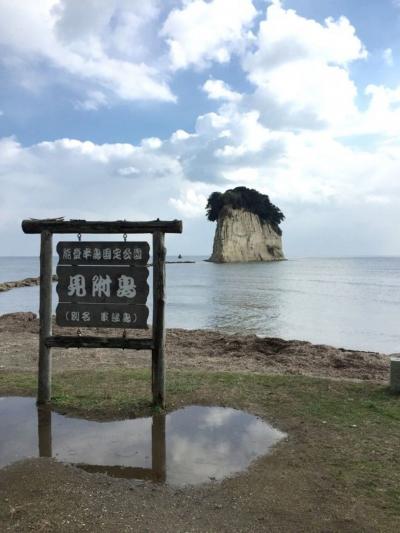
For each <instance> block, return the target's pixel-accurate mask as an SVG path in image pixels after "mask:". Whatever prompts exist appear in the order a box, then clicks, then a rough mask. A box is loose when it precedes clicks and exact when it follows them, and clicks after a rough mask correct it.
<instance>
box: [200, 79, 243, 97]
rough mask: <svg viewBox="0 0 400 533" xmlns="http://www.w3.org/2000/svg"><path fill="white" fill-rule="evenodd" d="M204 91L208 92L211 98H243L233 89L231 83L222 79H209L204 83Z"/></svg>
mask: <svg viewBox="0 0 400 533" xmlns="http://www.w3.org/2000/svg"><path fill="white" fill-rule="evenodd" d="M203 91H204V92H206V93H207V95H208V98H210V100H226V101H228V102H237V101H239V100H240V99H241V98H242V95H241V94H240V93H237V92H235V91H232V89H231V88H230V87H229V85H228V84H227V83H225V82H224V81H222V80H207V81H206V82H205V84H204V85H203Z"/></svg>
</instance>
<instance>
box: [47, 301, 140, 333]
mask: <svg viewBox="0 0 400 533" xmlns="http://www.w3.org/2000/svg"><path fill="white" fill-rule="evenodd" d="M148 316H149V309H148V307H147V306H146V305H126V304H123V305H118V304H110V305H107V304H74V303H60V304H58V306H57V311H56V323H57V324H58V325H59V326H68V327H74V326H75V327H76V326H79V327H82V326H83V327H87V328H88V327H99V328H124V329H128V328H142V329H146V328H147V318H148Z"/></svg>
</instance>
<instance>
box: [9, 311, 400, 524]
mask: <svg viewBox="0 0 400 533" xmlns="http://www.w3.org/2000/svg"><path fill="white" fill-rule="evenodd" d="M55 331H56V332H57V328H55ZM64 333H65V330H64ZM85 333H86V332H85ZM87 333H93V334H94V333H96V331H92V332H89V331H87ZM37 334H38V321H37V319H36V318H35V317H34V315H32V314H29V313H18V314H13V315H3V316H2V317H0V372H1V371H4V372H5V373H7V372H10V371H14V372H26V371H31V372H34V371H36V367H37V344H38V335H37ZM115 334H118V335H121V332H118V333H115ZM147 334H148V333H144V335H147ZM167 357H168V367H169V368H170V369H177V370H183V371H184V370H191V371H196V370H201V371H218V372H221V371H231V372H240V373H246V374H247V375H249V374H251V373H257V375H259V374H268V373H271V374H304V375H311V376H323V377H327V378H334V381H330V380H320V381H321V382H322V383H326V388H325V389H326V391H329V388H330V387H331V385H329V383H333V384H334V385H332V386H336V387H337V389H338V390H339V389H340V387H341V386H342V385H340V383H339V381H337V380H338V379H341V380H342V379H346V380H351V381H353V380H362V381H363V383H364V384H363V385H360V384H352V383H348V384H347V386H348V387H364V388H367V383H366V382H368V381H369V382H370V383H371V385H370V386H372V387H375V388H376V385H374V383H375V382H377V383H380V382H384V381H387V379H388V368H389V360H388V357H387V356H383V355H380V354H376V353H369V352H356V351H349V350H341V349H336V348H332V347H329V346H322V345H318V346H317V345H312V344H310V343H307V342H300V341H284V340H282V339H272V338H268V339H260V338H258V337H256V336H253V335H246V336H245V335H232V336H230V335H224V334H222V333H218V332H213V331H201V330H194V331H186V330H177V329H175V330H169V331H168V333H167ZM149 361H150V354H149V353H146V352H134V351H129V350H126V351H122V350H117V351H114V352H113V351H109V350H77V349H70V350H59V349H57V350H54V372H56V373H59V372H66V371H71V370H80V369H81V370H83V369H85V370H88V369H93V371H94V370H96V369H97V370H98V369H102V370H105V369H110V370H111V369H112V368H116V367H117V368H144V367H148V366H149ZM260 378H261V377H260ZM335 384H336V385H335ZM221 386H222V385H221ZM251 386H252V385H250V387H251ZM277 387H278V389H279V390H282V396H281V397H282V400H284V399H285V397H286V396H285V395H287V394H289V393H288V389H287V387H286V388H284V386H283V385H282V386H280V385H277ZM322 387H323V386H322ZM378 388H379V387H378ZM278 389H277V390H278ZM325 389H322V390H325ZM224 390H225V392H220V396H219V398H222V399H223V402H226V404H227V405H233V406H235V407H237V408H243V409H245V410H248V411H249V412H253V413H254V414H256V415H259V416H262V417H266V418H269V417H270V415H271V413H272V412H273V410H272V411H270V410H269V408H267V407H265V405H266V404H265V405H264V407H263V404H262V401H264V400H265V401H270V402H272V403H271V405H274V403H273V400H266V398H270V397H271V396H268V395H271V394H273V393H272V392H271V391H270V392H268V391H267V390H266V389H265V386H264V385H263V386H260V385H258V393H257V394H258V396H254V397H253V398H252V399H251V394H252V392H251V391H252V389H251V388H250V389H248V390H247V391H246V390H243V389H242V388H241V385H240V386H239V385H236V386H235V387H233V386H232V387H230V386H227V387H226V388H225V389H224ZM221 391H222V389H221ZM227 391H228V392H227ZM188 394H189V393H188ZM223 394H225V396H223ZM229 394H232V398H237V403H236V404H235V402H233V400H232V398H231V399H230V397H229ZM314 394H315V392H314ZM318 394H319V393H317V398H318V397H319V396H318ZM322 394H324V392H322ZM192 397H193V398H194V401H197V400H199V399H200V401H201V402H205V403H207V402H209V403H210V404H212V403H213V401H215V390H213V388H212V387H211V388H210V390H209V392H207V394H206V393H204V394H203V396H201V394H200V393H197V396H195V395H192ZM192 397H191V396H190V394H189V396H188V398H185V402H187V401H191V400H192ZM289 397H290V395H289V396H288V398H289ZM259 400H260V401H259ZM261 400H262V401H261ZM350 400H351V401H352V402H353V400H354V398H350ZM290 401H292V400H290ZM363 401H364V400H363ZM251 402H253V403H251ZM275 403H276V400H275ZM288 405H289V404H288ZM324 405H325V408H326V409H328V407H329V409H333V410H335V409H336V407H335V406H333V407H332V406H330V404H329V402H326V403H325V404H324ZM362 405H364V404H362ZM274 409H275V416H273V417H272V418H273V420H272V421H273V423H274V425H276V426H277V427H279V429H281V430H283V431H285V432H287V433H288V435H289V438H288V439H287V440H285V441H283V442H281V443H280V444H279V445H278V446H277V447H276V448H275V450H274V452H273V453H272V454H271V455H269V456H266V457H263V458H261V459H259V460H258V461H256V462H255V463H253V464H252V465H251V467H250V468H249V470H248V471H246V472H244V473H242V474H240V475H238V476H235V477H233V478H229V479H226V480H224V481H222V482H218V483H217V482H212V481H211V482H210V483H208V484H206V485H202V486H199V487H192V488H180V489H174V488H172V487H168V486H166V485H157V484H152V483H149V482H139V481H129V480H122V479H113V478H110V477H107V476H105V475H102V474H89V473H87V472H85V471H83V470H80V469H78V468H76V467H73V466H68V465H64V464H61V463H58V462H56V461H55V460H53V459H46V458H40V459H29V460H25V461H21V462H18V463H14V464H12V465H10V466H8V467H6V468H3V469H2V470H0V531H2V532H3V531H5V532H6V531H7V532H8V531H13V532H18V533H19V532H25V531H27V532H28V531H35V532H75V531H77V532H78V531H87V532H97V531H104V532H116V533H117V532H118V533H119V532H150V533H153V532H154V533H157V532H166V533H168V532H174V533H175V532H177V533H180V532H182V533H183V532H225V531H226V532H228V531H229V532H253V531H254V532H282V533H283V532H285V533H286V532H288V533H292V532H293V533H297V532H321V533H322V532H324V533H328V532H352V533H353V532H371V533H372V532H386V531H387V532H397V531H398V527H397V526H398V524H399V522H398V517H396V516H394V515H392V511H391V512H390V513H389V514H388V512H387V510H386V504H385V501H386V500H381V499H380V495H381V494H383V493H380V492H379V491H381V490H383V488H382V484H381V481H380V478H379V480H378V481H377V484H376V487H374V490H376V495H377V498H376V499H375V500H370V499H369V497H367V496H368V495H366V493H365V491H364V485H365V483H364V482H363V479H364V478H363V475H364V474H363V472H364V470H363V469H364V466H362V465H361V466H360V467H358V466H357V465H358V462H357V461H359V459H358V457H359V456H364V455H365V452H364V451H363V450H364V448H363V446H367V448H366V449H367V450H368V454H371V455H370V456H369V455H368V457H366V460H371V461H378V462H379V461H383V460H385V461H386V462H389V464H391V463H390V461H391V457H392V456H391V454H392V451H391V450H392V448H391V446H392V441H390V442H389V443H387V444H385V441H384V439H383V437H382V436H381V431H380V430H379V428H375V426H374V425H373V424H372V425H369V426H366V429H365V430H364V429H363V428H362V427H358V424H359V422H358V421H357V424H352V425H351V426H346V427H345V428H340V425H341V423H340V424H339V422H338V423H337V425H336V427H334V425H331V424H330V423H326V420H323V421H318V420H317V419H316V418H315V416H316V415H314V414H312V413H311V410H308V409H307V408H305V409H306V410H305V411H303V414H301V413H300V414H299V413H297V414H296V413H295V412H294V411H292V410H291V408H286V410H287V411H286V413H285V412H284V410H283V408H282V411H281V412H280V411H279V405H275V407H274ZM302 409H303V407H302ZM277 413H279V416H277ZM304 413H307V416H309V419H308V420H307V419H306V415H304ZM310 413H311V414H310ZM318 416H319V415H318ZM320 416H323V417H325V418H326V415H325V414H324V413H322V414H321V415H320ZM305 420H307V421H306V422H305ZM338 424H339V426H338ZM346 424H347V422H346ZM338 427H339V428H340V430H339V431H338ZM355 431H359V437H357V436H355V433H354V432H355ZM366 431H367V432H368V440H366V441H365V442H364V441H363V438H364V437H363V435H365V432H366ZM396 431H397V430H396ZM392 432H393V431H392ZM395 437H396V439H397V433H396V434H394V433H393V438H395ZM385 446H386V447H385ZM348 449H352V450H353V452H352V454H353V455H352V458H351V461H352V462H351V463H349V465H350V466H351V467H352V468H359V471H360V476H359V477H357V476H356V479H355V480H354V479H351V480H350V478H347V477H346V468H345V467H344V468H343V467H342V466H341V465H343V464H345V461H346V457H347V454H346V450H348ZM376 454H378V456H377V455H376ZM379 454H381V456H379ZM385 454H386V455H385ZM354 465H356V466H355V467H354ZM357 472H358V470H357ZM377 479H378V478H377ZM385 490H389V488H385ZM390 490H392V489H390ZM360 491H361V492H360ZM363 491H364V492H363ZM355 492H357V494H356V493H355ZM382 497H383V496H382ZM371 501H373V502H375V503H374V506H373V508H370V502H371ZM382 502H383V503H382Z"/></svg>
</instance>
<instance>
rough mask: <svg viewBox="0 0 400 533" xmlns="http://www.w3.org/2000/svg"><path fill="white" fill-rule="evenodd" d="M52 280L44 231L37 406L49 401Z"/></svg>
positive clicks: (47, 233) (49, 238)
mask: <svg viewBox="0 0 400 533" xmlns="http://www.w3.org/2000/svg"><path fill="white" fill-rule="evenodd" d="M52 279H53V235H52V233H51V232H50V231H47V230H45V231H42V234H41V239H40V290H39V299H40V303H39V368H38V391H37V403H38V404H44V403H47V402H49V401H50V399H51V349H50V347H49V346H47V344H46V342H45V341H46V338H47V337H49V336H50V335H51V331H52V328H51V312H52V302H51V300H52V286H51V283H52Z"/></svg>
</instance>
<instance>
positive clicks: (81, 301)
mask: <svg viewBox="0 0 400 533" xmlns="http://www.w3.org/2000/svg"><path fill="white" fill-rule="evenodd" d="M57 252H58V254H59V258H60V261H59V265H58V266H57V276H58V284H57V293H58V296H59V304H58V306H57V311H56V322H57V324H58V325H59V326H79V327H104V328H126V329H128V328H147V318H148V315H149V310H148V308H147V307H146V305H145V304H146V301H147V297H148V294H149V285H148V283H147V278H148V276H149V270H148V268H147V267H146V266H145V265H147V263H148V260H149V245H148V243H147V242H110V241H107V242H65V241H63V242H59V243H58V245H57Z"/></svg>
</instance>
